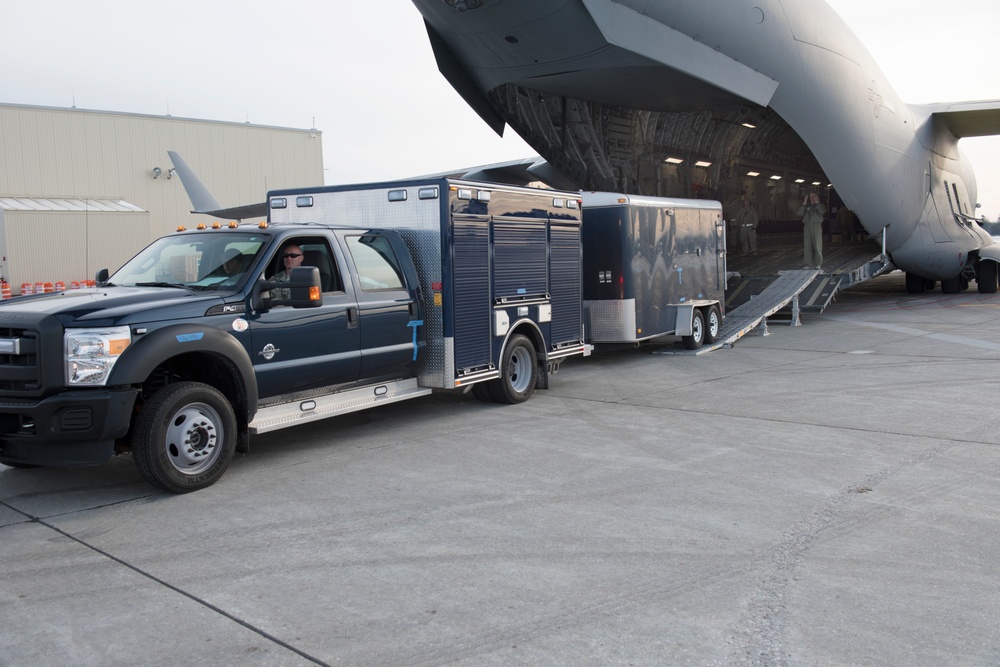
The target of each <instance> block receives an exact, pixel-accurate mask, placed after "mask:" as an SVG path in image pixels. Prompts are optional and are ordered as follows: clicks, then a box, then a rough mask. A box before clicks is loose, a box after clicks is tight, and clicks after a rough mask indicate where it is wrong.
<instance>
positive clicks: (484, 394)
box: [472, 382, 497, 403]
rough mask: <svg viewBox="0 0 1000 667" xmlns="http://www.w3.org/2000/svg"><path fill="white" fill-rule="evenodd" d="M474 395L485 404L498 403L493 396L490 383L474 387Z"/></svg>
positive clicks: (480, 383) (478, 384)
mask: <svg viewBox="0 0 1000 667" xmlns="http://www.w3.org/2000/svg"><path fill="white" fill-rule="evenodd" d="M472 395H473V396H475V397H476V398H478V399H479V400H480V401H482V402H483V403H496V401H497V399H496V398H495V397H494V396H493V388H492V387H490V383H489V382H477V383H476V384H474V385H472Z"/></svg>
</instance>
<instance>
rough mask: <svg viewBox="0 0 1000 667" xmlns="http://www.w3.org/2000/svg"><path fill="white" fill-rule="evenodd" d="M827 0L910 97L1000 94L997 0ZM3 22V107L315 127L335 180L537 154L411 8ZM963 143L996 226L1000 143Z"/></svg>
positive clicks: (114, 11) (52, 10)
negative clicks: (447, 71) (453, 72)
mask: <svg viewBox="0 0 1000 667" xmlns="http://www.w3.org/2000/svg"><path fill="white" fill-rule="evenodd" d="M792 1H794V0H792ZM829 2H830V4H831V5H832V6H833V8H834V9H835V10H837V11H838V12H839V13H840V15H841V16H842V17H843V18H844V20H845V21H846V22H847V24H848V25H850V26H851V27H852V28H853V29H854V31H855V32H856V33H857V34H858V36H859V37H860V38H861V41H862V42H863V43H864V44H865V45H866V46H867V47H868V49H869V50H870V51H871V52H872V54H873V55H874V57H875V60H876V61H877V62H878V63H879V64H880V66H881V67H882V69H883V71H884V72H885V74H886V76H887V77H888V79H889V81H890V82H892V84H893V86H894V88H895V89H896V92H897V93H898V94H899V95H900V97H901V98H902V99H904V100H905V101H907V102H912V103H924V102H950V101H967V100H984V99H1000V65H998V63H1000V54H998V51H1000V47H997V45H996V43H997V41H996V40H997V33H998V28H1000V3H998V2H997V0H948V1H947V2H941V1H940V0H829ZM0 21H2V24H3V38H2V39H0V102H5V103H11V104H32V105H41V106H54V107H69V106H72V105H73V104H74V102H75V104H76V106H77V107H79V108H83V109H95V110H102V111H121V112H128V113H144V114H154V115H165V114H168V113H169V114H170V115H172V116H175V117H187V118H202V119H211V120H222V121H234V122H244V121H250V122H251V123H257V124H263V125H277V126H282V127H295V128H309V127H316V128H318V129H320V130H322V132H323V144H324V165H325V167H326V182H327V183H329V184H339V183H360V182H367V181H382V180H391V179H396V178H403V177H407V176H415V175H420V174H426V173H433V172H438V171H447V170H451V169H456V168H460V167H466V166H472V165H477V164H488V163H491V162H499V161H502V160H511V159H516V158H522V157H527V156H530V155H534V154H535V151H533V150H532V149H531V148H530V147H529V146H528V145H527V144H525V143H524V142H523V141H522V140H521V139H520V138H519V137H517V136H516V135H515V134H514V133H513V132H512V131H510V130H507V132H506V136H505V137H504V138H503V139H501V138H499V137H497V136H496V135H495V134H493V132H491V131H490V130H489V129H488V128H487V127H486V125H485V123H483V122H482V121H481V120H479V117H478V116H476V114H475V113H474V112H473V111H472V110H471V109H470V108H468V106H467V105H466V104H465V102H463V101H462V99H461V98H460V97H459V96H458V95H457V94H456V93H455V92H454V91H453V90H452V89H451V87H450V86H449V85H448V83H447V82H446V81H445V80H444V78H443V77H442V76H441V75H440V74H439V73H438V71H437V67H436V65H435V63H434V58H433V56H432V54H431V49H430V45H429V43H428V40H427V35H426V33H425V31H424V26H423V21H422V19H421V16H420V14H419V12H417V10H416V8H415V7H414V6H413V5H412V4H411V3H410V2H409V0H381V1H375V0H364V1H360V2H355V1H351V2H349V1H347V0H336V1H335V2H331V1H326V2H320V1H317V0H312V1H306V0H285V1H284V2H280V3H275V2H272V1H265V0H240V1H239V2H237V1H235V0H229V1H219V0H170V2H159V3H147V2H136V1H135V0H88V1H87V2H80V1H79V0H0ZM961 148H962V150H963V151H964V152H965V153H966V154H968V155H969V157H970V159H971V160H972V163H973V166H974V167H975V170H976V175H977V181H978V183H979V201H980V202H981V203H982V204H983V208H982V209H980V211H979V214H985V215H986V217H987V219H989V220H996V219H997V217H998V216H1000V137H989V138H984V139H965V140H963V141H962V143H961ZM0 189H2V184H0ZM226 203H227V204H229V203H232V204H236V203H243V202H226Z"/></svg>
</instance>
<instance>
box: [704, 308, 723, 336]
mask: <svg viewBox="0 0 1000 667" xmlns="http://www.w3.org/2000/svg"><path fill="white" fill-rule="evenodd" d="M721 334H722V311H721V310H719V307H718V306H715V305H712V306H709V307H708V314H707V315H706V316H705V342H706V343H714V342H716V341H717V340H719V336H720V335H721Z"/></svg>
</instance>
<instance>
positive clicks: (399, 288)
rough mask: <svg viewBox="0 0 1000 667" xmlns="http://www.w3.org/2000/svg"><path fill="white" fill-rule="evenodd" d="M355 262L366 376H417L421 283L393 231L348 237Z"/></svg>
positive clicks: (407, 252)
mask: <svg viewBox="0 0 1000 667" xmlns="http://www.w3.org/2000/svg"><path fill="white" fill-rule="evenodd" d="M343 239H344V242H345V245H346V246H347V249H348V252H349V253H350V255H351V258H352V260H353V264H354V269H355V271H354V272H352V273H353V275H352V278H353V279H354V281H355V289H356V291H357V302H358V313H359V321H360V329H361V371H360V374H361V379H369V378H377V377H393V378H402V377H413V376H416V368H417V363H418V360H419V358H420V355H421V352H422V349H423V339H424V330H423V328H422V327H423V313H422V312H421V304H420V300H419V298H418V290H419V287H418V285H419V282H418V281H417V276H416V270H415V268H414V266H413V262H412V261H411V260H410V254H409V251H408V250H407V248H406V247H405V245H403V242H402V240H401V239H400V238H399V236H398V235H397V234H395V233H393V232H389V231H386V232H378V233H374V232H373V233H364V234H360V233H359V234H352V233H346V234H345V236H344V237H343Z"/></svg>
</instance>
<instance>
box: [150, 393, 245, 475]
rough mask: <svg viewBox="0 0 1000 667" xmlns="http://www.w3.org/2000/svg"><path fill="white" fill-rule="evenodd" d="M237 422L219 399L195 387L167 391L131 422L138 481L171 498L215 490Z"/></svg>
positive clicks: (228, 457)
mask: <svg viewBox="0 0 1000 667" xmlns="http://www.w3.org/2000/svg"><path fill="white" fill-rule="evenodd" d="M236 435H237V433H236V416H235V415H234V414H233V408H232V406H230V405H229V401H227V400H226V397H225V396H223V395H222V393H221V392H220V391H219V390H217V389H215V388H214V387H210V386H209V385H207V384H202V383H200V382H178V383H176V384H171V385H167V386H166V387H164V388H163V389H160V390H159V391H157V392H156V393H155V394H153V396H152V397H151V398H150V399H149V400H148V401H146V404H145V405H144V406H143V407H142V409H141V410H140V411H139V415H138V417H136V420H135V424H134V430H133V435H132V458H133V459H134V460H135V464H136V466H137V467H138V468H139V472H140V473H141V474H142V476H143V478H144V479H145V480H146V481H147V482H149V483H150V484H152V485H153V486H155V487H158V488H161V489H165V490H167V491H172V492H174V493H187V492H188V491H196V490H198V489H203V488H205V487H206V486H211V485H212V484H214V483H215V482H216V481H217V480H218V479H219V478H220V477H222V475H223V473H225V472H226V469H227V468H229V464H230V463H231V462H232V460H233V452H234V450H235V449H236Z"/></svg>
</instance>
